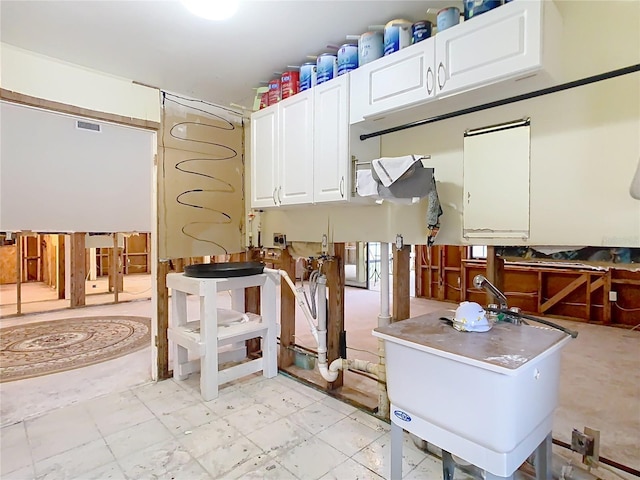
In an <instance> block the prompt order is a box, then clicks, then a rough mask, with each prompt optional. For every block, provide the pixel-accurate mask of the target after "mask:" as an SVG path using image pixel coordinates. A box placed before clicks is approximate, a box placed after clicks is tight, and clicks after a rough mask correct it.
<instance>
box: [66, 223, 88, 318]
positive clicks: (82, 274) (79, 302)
mask: <svg viewBox="0 0 640 480" xmlns="http://www.w3.org/2000/svg"><path fill="white" fill-rule="evenodd" d="M84 238H85V233H84V232H76V233H72V234H71V280H70V283H71V285H70V288H71V303H70V306H71V308H75V307H81V306H83V305H85V278H86V276H87V272H86V267H85V263H84V258H85V256H84V250H85V249H84Z"/></svg>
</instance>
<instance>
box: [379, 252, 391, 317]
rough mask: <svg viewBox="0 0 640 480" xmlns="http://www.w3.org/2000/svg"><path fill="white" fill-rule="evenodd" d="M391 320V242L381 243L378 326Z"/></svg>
mask: <svg viewBox="0 0 640 480" xmlns="http://www.w3.org/2000/svg"><path fill="white" fill-rule="evenodd" d="M390 322H391V316H390V315H389V244H388V243H386V242H382V243H380V315H378V326H379V327H384V326H386V325H389V323H390Z"/></svg>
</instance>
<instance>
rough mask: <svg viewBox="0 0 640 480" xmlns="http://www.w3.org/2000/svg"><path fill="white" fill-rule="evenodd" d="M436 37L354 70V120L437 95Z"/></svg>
mask: <svg viewBox="0 0 640 480" xmlns="http://www.w3.org/2000/svg"><path fill="white" fill-rule="evenodd" d="M434 56H435V37H432V38H428V39H426V40H423V41H422V42H420V43H417V44H415V45H411V46H410V47H407V48H404V49H402V50H400V51H399V52H396V53H393V54H392V55H388V56H386V57H383V58H382V59H378V60H376V61H374V62H371V63H368V64H366V65H363V66H362V67H360V68H358V69H356V70H354V71H352V72H351V123H356V122H359V121H362V120H365V119H367V118H370V117H373V116H375V115H376V114H379V113H384V112H386V111H389V110H393V109H396V108H401V107H406V106H409V105H412V104H414V103H419V102H424V101H427V100H429V99H430V98H432V97H434V96H435V92H436V88H435V70H434V65H435V57H434Z"/></svg>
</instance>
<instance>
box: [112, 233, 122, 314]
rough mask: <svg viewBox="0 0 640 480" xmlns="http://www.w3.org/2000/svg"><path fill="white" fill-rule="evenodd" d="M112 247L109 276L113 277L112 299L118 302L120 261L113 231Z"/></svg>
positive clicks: (116, 238) (115, 234) (116, 236)
mask: <svg viewBox="0 0 640 480" xmlns="http://www.w3.org/2000/svg"><path fill="white" fill-rule="evenodd" d="M112 236H113V248H112V250H111V269H110V270H111V275H110V276H111V278H113V301H114V302H115V303H118V293H119V290H120V275H119V273H118V271H119V270H120V269H119V268H118V264H119V263H120V262H119V260H120V258H119V257H120V256H119V255H118V253H119V250H120V249H119V248H118V234H117V233H114V234H113V235H112Z"/></svg>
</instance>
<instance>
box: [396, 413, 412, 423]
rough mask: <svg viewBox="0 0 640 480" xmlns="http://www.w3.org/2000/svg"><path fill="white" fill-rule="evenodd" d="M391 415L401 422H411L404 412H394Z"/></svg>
mask: <svg viewBox="0 0 640 480" xmlns="http://www.w3.org/2000/svg"><path fill="white" fill-rule="evenodd" d="M393 414H394V415H395V416H396V417H398V418H399V419H400V420H402V421H403V422H410V421H411V417H410V416H409V415H408V414H406V413H405V412H403V411H402V410H394V411H393Z"/></svg>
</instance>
